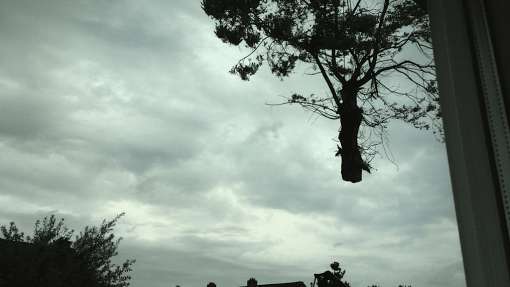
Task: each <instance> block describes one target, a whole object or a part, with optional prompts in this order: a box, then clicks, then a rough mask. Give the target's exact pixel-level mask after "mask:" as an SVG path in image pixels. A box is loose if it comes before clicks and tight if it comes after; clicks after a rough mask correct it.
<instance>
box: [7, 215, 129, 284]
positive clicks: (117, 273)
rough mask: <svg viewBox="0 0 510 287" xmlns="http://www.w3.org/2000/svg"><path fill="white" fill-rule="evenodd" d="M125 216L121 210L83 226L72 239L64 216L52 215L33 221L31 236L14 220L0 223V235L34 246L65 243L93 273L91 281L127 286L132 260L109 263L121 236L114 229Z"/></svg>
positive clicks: (71, 232)
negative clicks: (90, 224) (99, 223)
mask: <svg viewBox="0 0 510 287" xmlns="http://www.w3.org/2000/svg"><path fill="white" fill-rule="evenodd" d="M123 215H124V213H121V214H119V215H117V216H116V217H114V218H113V219H111V220H109V221H107V220H103V222H102V223H101V225H100V226H99V227H96V226H93V227H89V226H86V227H85V228H84V230H83V231H82V232H80V233H79V235H76V236H75V238H74V241H72V236H73V233H74V230H70V229H68V228H67V227H66V226H65V223H64V219H63V218H62V219H60V220H57V218H56V217H55V215H51V216H49V217H44V219H43V220H42V221H41V220H37V221H36V222H35V227H34V233H33V236H25V234H24V233H23V232H20V231H19V230H18V228H17V227H16V224H15V223H14V222H11V223H10V224H9V226H8V227H7V226H4V225H2V226H0V232H1V236H2V237H3V238H4V239H5V240H9V241H14V242H25V243H30V244H32V245H35V246H55V245H57V244H62V242H67V243H68V244H67V246H68V247H70V248H71V249H72V250H73V251H74V254H75V255H76V256H77V258H79V260H80V262H81V263H83V265H84V266H86V268H87V269H88V271H89V272H90V273H91V274H93V275H94V279H95V280H94V281H95V282H97V286H100V287H125V286H129V280H130V279H131V277H130V276H129V272H130V271H132V265H133V264H134V263H135V260H132V259H128V260H126V261H124V262H123V263H122V264H121V265H116V264H114V263H112V258H113V257H114V256H116V255H118V252H117V249H118V246H119V243H120V240H121V239H122V238H115V235H114V234H113V228H114V227H115V225H116V223H117V221H118V220H119V219H120V218H121V217H122V216H123Z"/></svg>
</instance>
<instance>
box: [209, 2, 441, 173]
mask: <svg viewBox="0 0 510 287" xmlns="http://www.w3.org/2000/svg"><path fill="white" fill-rule="evenodd" d="M202 8H203V10H204V11H205V13H206V14H207V15H209V16H210V17H211V18H212V19H213V20H214V21H215V24H216V29H215V33H216V36H218V38H220V39H221V40H223V41H224V42H226V43H229V44H232V45H236V46H238V45H241V44H243V46H245V47H246V48H248V49H250V52H249V53H248V54H247V56H245V57H243V58H242V59H241V60H240V61H239V62H238V63H237V64H236V65H234V67H233V68H232V70H231V73H234V74H237V75H239V76H240V77H241V79H243V80H248V79H249V78H250V76H252V75H254V74H255V73H256V72H257V71H258V70H259V68H260V66H261V65H262V64H263V63H264V62H266V63H267V64H268V65H269V67H270V69H271V72H272V73H273V74H274V75H276V76H277V77H279V78H282V79H283V78H284V77H286V76H289V75H290V74H291V72H292V71H293V69H294V68H295V67H296V65H297V63H298V62H301V63H305V64H309V65H311V66H312V67H313V69H314V70H315V71H316V72H314V73H313V74H320V75H321V76H322V78H323V79H324V81H325V82H326V84H327V87H328V89H329V94H328V95H326V96H316V95H314V94H311V95H302V94H299V93H294V94H292V95H291V96H290V97H289V98H288V100H287V101H286V102H284V103H280V104H299V105H301V106H302V107H304V108H305V109H308V110H310V111H312V112H315V113H317V114H319V115H321V116H323V117H326V118H328V119H332V120H339V123H340V127H341V128H340V130H339V134H338V139H339V142H340V146H338V151H337V153H336V155H337V156H341V158H342V172H341V173H342V178H343V180H345V181H350V182H359V181H361V179H362V170H365V171H368V172H370V170H371V166H370V162H371V160H372V159H373V158H374V156H375V155H376V154H377V152H378V150H379V149H378V148H377V147H378V146H379V145H380V144H384V142H383V139H384V137H385V136H386V128H387V125H388V123H389V122H390V120H392V119H400V120H403V121H404V122H407V123H410V124H412V125H413V126H415V127H416V128H420V129H433V130H434V133H437V132H439V133H440V137H441V136H442V131H441V130H442V128H441V122H440V113H439V105H438V94H437V87H436V81H435V68H434V63H433V60H432V53H431V49H432V46H431V39H430V29H429V22H428V16H427V13H426V11H425V10H424V9H422V8H421V7H420V6H419V5H417V4H416V3H415V1H413V0H391V1H390V0H379V1H371V0H203V1H202Z"/></svg>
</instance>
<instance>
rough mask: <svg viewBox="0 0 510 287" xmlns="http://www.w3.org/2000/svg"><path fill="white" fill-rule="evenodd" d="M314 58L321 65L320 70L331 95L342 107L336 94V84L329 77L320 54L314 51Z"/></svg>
mask: <svg viewBox="0 0 510 287" xmlns="http://www.w3.org/2000/svg"><path fill="white" fill-rule="evenodd" d="M313 58H314V59H315V63H316V64H317V66H319V70H320V71H321V74H322V77H323V78H324V80H325V81H326V84H327V85H328V88H329V91H330V92H331V95H332V96H333V99H334V100H335V104H336V105H337V107H340V99H339V98H338V95H337V94H336V91H335V86H333V83H332V82H331V80H330V79H329V77H328V74H327V73H326V70H325V69H324V66H323V65H322V63H321V60H320V59H319V56H318V55H317V54H316V53H314V54H313Z"/></svg>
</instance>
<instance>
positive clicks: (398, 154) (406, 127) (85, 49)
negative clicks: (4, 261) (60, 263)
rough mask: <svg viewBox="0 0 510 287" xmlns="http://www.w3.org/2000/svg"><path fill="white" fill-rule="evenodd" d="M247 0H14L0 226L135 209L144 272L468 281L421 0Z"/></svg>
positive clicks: (3, 108) (1, 12)
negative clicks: (337, 271) (330, 273)
mask: <svg viewBox="0 0 510 287" xmlns="http://www.w3.org/2000/svg"><path fill="white" fill-rule="evenodd" d="M231 2H232V3H231ZM319 2H320V3H322V4H318V3H319ZM229 3H230V4H229ZM239 3H241V1H239V2H235V1H212V0H210V1H204V2H203V3H202V4H201V3H200V1H148V2H143V3H142V2H140V1H59V0H51V1H40V2H36V1H2V2H0V34H1V35H2V39H3V40H2V45H0V154H1V155H2V156H1V160H0V190H1V192H0V207H1V208H0V224H3V225H5V226H6V228H7V229H8V228H9V222H11V221H14V222H15V223H16V226H17V227H18V228H19V230H20V231H23V232H25V235H30V236H32V230H33V225H34V222H35V221H36V220H37V219H42V218H44V217H45V216H49V215H51V214H55V215H56V217H57V219H58V218H65V220H66V221H65V222H66V225H67V226H69V227H70V228H73V229H75V230H76V232H75V234H76V235H78V234H79V231H82V230H83V228H84V227H85V226H99V225H100V224H101V221H102V220H103V219H107V220H109V219H112V218H114V217H115V215H117V214H119V213H121V212H125V213H126V215H125V216H123V217H121V218H120V219H119V221H118V223H117V225H116V226H115V228H114V231H113V233H114V234H115V235H116V236H121V237H122V238H123V240H122V241H121V242H120V245H119V255H118V256H116V257H114V262H117V264H121V263H122V262H124V260H126V259H131V258H133V259H136V263H135V264H134V265H132V268H133V271H132V272H129V274H131V276H132V279H131V280H130V282H131V284H132V286H176V285H179V286H183V287H186V286H201V285H202V286H203V285H207V283H208V282H214V283H216V285H217V286H244V285H246V284H247V280H248V279H249V278H251V277H254V278H255V279H256V280H257V284H259V285H263V284H272V283H285V282H298V281H302V282H303V283H304V284H305V285H307V286H308V285H309V284H310V283H313V282H314V273H322V272H324V271H326V270H331V268H330V263H332V262H334V261H338V262H339V263H340V267H341V268H342V270H346V273H345V275H344V277H343V279H342V280H344V281H348V282H350V283H351V286H368V285H371V284H377V285H380V286H398V285H399V284H406V285H412V286H451V287H461V286H465V280H464V270H463V265H462V257H461V253H460V245H459V236H458V229H457V222H456V217H455V210H454V206H453V197H452V191H451V186H450V178H449V172H448V163H447V157H446V150H445V145H444V143H443V142H442V133H441V120H440V118H437V117H436V116H437V112H438V111H439V107H438V102H437V85H436V83H435V82H434V80H435V76H434V68H433V67H432V66H433V61H432V58H431V56H432V54H431V50H430V47H429V46H428V45H430V43H429V42H427V39H428V37H429V36H430V35H429V34H427V33H428V32H429V31H428V22H427V17H426V16H424V15H423V13H422V12H423V11H422V10H420V9H421V8H420V6H419V5H418V4H414V2H411V1H394V2H392V4H391V5H389V6H388V7H385V6H384V1H382V0H381V1H360V4H357V2H356V1H352V3H351V2H349V1H333V0H328V1H244V2H242V3H241V4H239ZM243 3H244V4H243ZM314 3H316V4H314ZM229 5H230V6H229ZM236 5H238V6H236ZM314 5H315V6H314ZM399 5H400V6H399ZM261 7H263V9H262V8H261ZM243 9H244V10H243ZM257 9H261V10H257ZM264 9H265V10H264ZM206 12H207V14H209V15H207V14H206ZM235 13H238V14H239V15H237V16H238V17H237V16H236V17H231V16H232V15H236V14H235ZM349 13H351V14H349ZM229 15H230V16H229ZM289 15H290V16H289ZM381 15H385V16H384V17H385V18H381ZM406 15H407V16H406ZM222 17H223V18H222ZM228 17H230V18H228ZM243 17H245V18H243ZM246 17H247V18H246ZM226 19H227V20H228V19H229V21H234V20H235V21H237V22H235V21H234V22H228V21H227V20H226ZM232 19H234V20H232ZM247 19H248V20H247ZM381 19H384V20H382V21H381ZM243 21H245V22H243ZM246 21H248V22H249V21H252V22H250V25H248V24H246V23H248V22H246ZM381 23H382V24H381ZM257 25H258V26H257ZM335 25H336V26H337V27H339V28H338V29H337V30H335V29H334V27H335ZM240 27H242V28H240ZM275 27H276V28H275ZM268 31H269V32H268ZM265 37H267V38H265ZM222 40H223V41H222ZM374 41H375V42H376V43H377V44H374V43H375V42H374ZM224 42H229V43H224ZM236 43H237V44H239V45H237V46H236V45H235V44H236ZM259 44H260V45H259ZM417 44H419V45H417ZM374 45H375V46H374ZM253 49H258V50H256V52H254V53H253V54H250V53H251V51H252V50H253ZM331 53H334V56H332V54H331ZM375 54H380V56H379V57H378V58H375V57H374V55H375ZM247 55H249V57H248V58H245V60H244V61H241V62H238V61H239V60H240V59H243V57H245V56H247ZM259 55H260V57H259V58H258V57H257V56H259ZM250 61H251V62H250ZM259 61H261V62H262V63H263V64H262V66H260V69H258V71H257V68H258V63H259ZM317 61H319V62H317ZM411 61H412V62H411ZM236 63H240V64H239V65H237V66H236ZM372 63H375V64H374V66H373V67H372ZM233 66H234V68H232V67H233ZM322 70H324V73H322ZM229 71H231V72H232V73H229ZM370 71H371V72H370ZM255 72H256V74H255ZM356 73H358V74H357V75H356ZM251 74H253V75H251ZM239 76H241V78H244V77H248V78H249V81H242V79H240V77H239ZM326 78H327V80H326ZM354 78H355V79H356V81H350V80H351V79H354ZM344 80H345V81H346V82H343V81H344ZM328 81H329V82H330V83H329V84H328ZM363 81H364V82H363ZM362 82H363V83H362ZM332 92H333V94H334V95H335V96H336V97H337V98H335V96H332ZM352 99H356V100H355V102H354V104H353V100H352ZM337 101H338V102H337ZM339 104H340V105H339ZM352 107H356V109H355V108H352ZM358 108H361V109H358ZM343 115H350V116H346V117H347V119H346V120H345V121H344V120H343V119H342V116H343ZM358 116H362V119H361V118H359V120H360V121H361V127H360V130H359V134H358V136H354V137H353V136H352V135H356V131H357V125H356V120H355V119H356V117H358ZM330 118H333V119H330ZM342 128H343V130H342V132H343V137H342V135H340V140H339V132H340V130H341V129H342ZM349 134H351V136H349ZM356 139H357V140H358V142H357V143H356V142H355V140H356ZM358 152H359V155H358ZM335 155H337V156H335ZM360 159H361V160H362V161H359V160H360ZM342 162H344V165H345V166H342ZM361 170H363V171H362V173H361V175H362V178H359V172H361ZM366 170H369V171H370V173H368V172H367V171H366ZM342 173H343V178H342ZM350 181H359V182H356V183H352V182H350ZM7 229H6V231H5V233H4V234H3V236H1V235H0V237H2V238H6V234H11V235H12V234H14V233H13V232H14V231H12V230H11V233H9V232H8V231H7ZM57 237H58V236H57ZM72 238H74V237H72ZM11 239H12V238H11ZM28 241H29V242H30V240H28ZM73 246H74V245H73ZM74 248H76V247H74ZM27 256H29V255H27ZM334 276H338V275H334ZM0 282H1V281H0ZM314 284H316V285H315V286H318V284H319V282H315V283H314ZM296 286H298V285H296ZM289 287H290V285H289ZM319 287H322V286H319Z"/></svg>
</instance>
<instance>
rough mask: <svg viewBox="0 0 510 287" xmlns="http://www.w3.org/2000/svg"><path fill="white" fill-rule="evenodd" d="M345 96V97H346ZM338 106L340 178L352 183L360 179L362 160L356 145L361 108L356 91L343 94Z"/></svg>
mask: <svg viewBox="0 0 510 287" xmlns="http://www.w3.org/2000/svg"><path fill="white" fill-rule="evenodd" d="M346 96H347V97H346ZM343 98H344V102H343V104H342V105H341V106H340V109H339V111H340V124H341V125H342V127H341V130H340V133H339V135H338V139H339V140H340V144H341V145H342V150H341V153H340V154H341V156H342V179H343V180H344V181H350V182H353V183H356V182H360V181H361V171H362V167H363V160H362V158H361V152H360V149H359V146H358V131H359V127H360V124H361V118H362V110H361V109H360V108H359V107H358V106H357V104H356V93H354V95H352V93H348V94H344V97H343Z"/></svg>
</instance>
